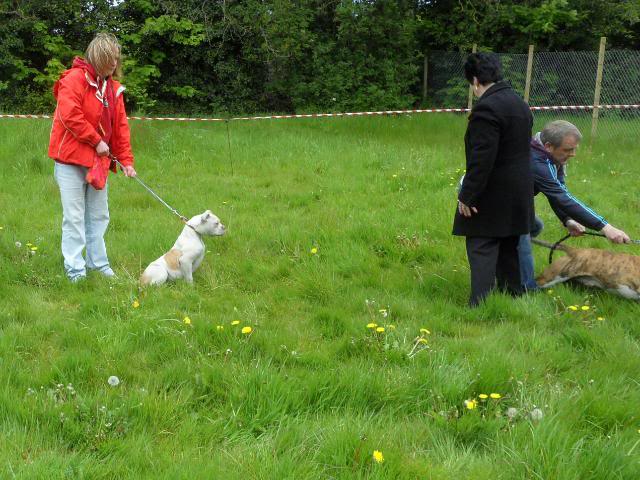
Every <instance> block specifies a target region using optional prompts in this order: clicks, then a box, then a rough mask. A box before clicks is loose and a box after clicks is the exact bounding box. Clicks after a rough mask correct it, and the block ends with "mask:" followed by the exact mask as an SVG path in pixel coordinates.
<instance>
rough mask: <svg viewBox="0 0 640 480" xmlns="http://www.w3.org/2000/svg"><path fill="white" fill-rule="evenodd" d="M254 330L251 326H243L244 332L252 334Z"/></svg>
mask: <svg viewBox="0 0 640 480" xmlns="http://www.w3.org/2000/svg"><path fill="white" fill-rule="evenodd" d="M252 331H253V328H251V327H242V330H241V332H242V333H244V334H245V335H248V334H250V333H251V332H252Z"/></svg>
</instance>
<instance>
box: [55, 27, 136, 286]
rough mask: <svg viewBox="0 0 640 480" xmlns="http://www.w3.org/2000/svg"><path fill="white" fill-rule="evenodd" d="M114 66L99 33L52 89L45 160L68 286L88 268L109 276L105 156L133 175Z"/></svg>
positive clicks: (109, 44) (111, 47)
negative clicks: (55, 195) (57, 203)
mask: <svg viewBox="0 0 640 480" xmlns="http://www.w3.org/2000/svg"><path fill="white" fill-rule="evenodd" d="M119 66H120V45H119V43H118V41H117V39H116V38H115V36H113V35H111V34H106V33H99V34H98V35H96V36H95V38H94V39H93V40H92V41H91V43H89V46H88V47H87V51H86V52H85V59H82V58H80V57H76V58H75V59H74V61H73V66H72V68H70V69H69V70H67V71H65V72H64V73H63V74H62V75H61V77H60V79H59V80H58V81H57V82H56V83H55V85H54V87H53V93H54V95H55V97H56V100H57V102H58V104H57V106H56V111H55V114H54V119H53V127H52V129H51V138H50V142H49V156H50V157H51V158H52V159H54V160H55V167H54V176H55V179H56V182H57V183H58V186H59V188H60V198H61V201H62V256H63V257H64V268H65V272H66V274H67V276H68V277H69V279H70V280H71V281H72V282H77V281H78V280H82V279H84V278H86V274H87V270H96V271H98V272H100V273H102V274H103V275H105V276H107V277H112V276H113V275H114V273H113V270H112V269H111V266H110V265H109V259H108V258H107V250H106V246H105V243H104V234H105V232H106V230H107V225H108V224H109V207H108V203H107V187H106V184H105V182H106V177H107V175H108V171H107V169H108V168H109V162H108V161H107V162H105V157H108V155H109V154H112V155H114V156H115V157H116V158H117V159H118V160H119V161H120V163H122V165H123V172H124V174H125V175H126V176H127V177H134V176H135V175H136V171H135V169H134V168H133V154H132V153H131V142H130V137H129V124H128V122H127V114H126V112H125V108H124V101H123V98H122V92H123V91H124V87H122V86H121V85H120V84H119V83H118V82H117V81H115V80H114V79H113V78H112V75H113V74H114V73H115V72H116V70H118V69H119ZM114 171H115V170H114ZM88 173H89V176H87V174H88ZM85 248H86V260H85V258H83V255H82V252H83V250H85Z"/></svg>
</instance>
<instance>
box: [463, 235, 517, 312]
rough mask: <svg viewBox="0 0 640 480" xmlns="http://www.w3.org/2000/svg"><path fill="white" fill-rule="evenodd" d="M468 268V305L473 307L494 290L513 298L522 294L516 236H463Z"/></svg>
mask: <svg viewBox="0 0 640 480" xmlns="http://www.w3.org/2000/svg"><path fill="white" fill-rule="evenodd" d="M466 239H467V257H468V259H469V267H470V269H471V297H470V298H469V305H470V306H472V307H475V306H477V305H478V304H479V303H480V302H482V300H484V298H485V297H486V296H487V295H489V293H491V290H493V289H494V288H496V284H497V287H498V289H500V290H502V291H504V292H507V293H509V294H511V295H513V296H517V295H521V294H522V293H523V289H522V285H521V283H520V264H519V261H518V241H519V240H520V236H519V235H515V236H512V237H500V238H493V237H466Z"/></svg>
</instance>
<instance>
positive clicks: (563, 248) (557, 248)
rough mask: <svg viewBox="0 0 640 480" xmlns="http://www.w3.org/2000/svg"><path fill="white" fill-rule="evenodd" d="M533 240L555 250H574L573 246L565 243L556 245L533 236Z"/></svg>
mask: <svg viewBox="0 0 640 480" xmlns="http://www.w3.org/2000/svg"><path fill="white" fill-rule="evenodd" d="M531 241H532V242H533V243H535V244H536V245H542V246H543V247H547V248H550V249H553V250H562V251H563V252H567V253H570V252H572V251H573V248H571V247H568V246H566V245H563V244H561V243H559V244H557V245H556V244H554V243H549V242H545V241H544V240H538V239H537V238H532V239H531ZM554 245H555V246H554Z"/></svg>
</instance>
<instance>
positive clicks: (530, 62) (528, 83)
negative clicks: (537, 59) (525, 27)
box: [524, 45, 533, 103]
mask: <svg viewBox="0 0 640 480" xmlns="http://www.w3.org/2000/svg"><path fill="white" fill-rule="evenodd" d="M532 72H533V45H529V57H527V79H526V80H525V82H524V101H525V102H527V103H529V93H530V92H531V73H532Z"/></svg>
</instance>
